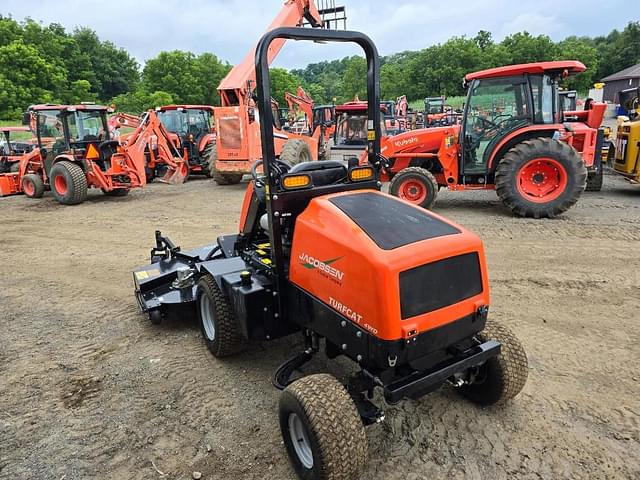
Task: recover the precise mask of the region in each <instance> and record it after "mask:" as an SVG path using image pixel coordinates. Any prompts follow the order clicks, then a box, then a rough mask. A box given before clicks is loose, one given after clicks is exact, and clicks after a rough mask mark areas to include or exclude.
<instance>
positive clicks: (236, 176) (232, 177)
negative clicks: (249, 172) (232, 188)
mask: <svg viewBox="0 0 640 480" xmlns="http://www.w3.org/2000/svg"><path fill="white" fill-rule="evenodd" d="M212 146H213V148H212V149H211V152H210V154H209V159H208V160H207V171H208V172H209V173H208V176H210V177H211V178H213V181H214V182H216V183H217V184H218V185H236V184H238V183H240V181H241V180H242V174H241V173H220V172H218V171H217V170H216V163H217V162H218V147H217V146H216V145H212Z"/></svg>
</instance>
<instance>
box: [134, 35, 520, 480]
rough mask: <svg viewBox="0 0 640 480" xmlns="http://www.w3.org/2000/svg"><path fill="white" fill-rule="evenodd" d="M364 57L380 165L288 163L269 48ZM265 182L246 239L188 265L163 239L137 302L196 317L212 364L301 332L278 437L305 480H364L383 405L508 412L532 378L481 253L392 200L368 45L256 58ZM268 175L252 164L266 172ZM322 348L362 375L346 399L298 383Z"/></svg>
mask: <svg viewBox="0 0 640 480" xmlns="http://www.w3.org/2000/svg"><path fill="white" fill-rule="evenodd" d="M281 39H294V40H307V41H322V42H327V41H333V42H355V43H357V44H359V45H360V46H361V47H362V48H363V50H364V51H365V53H366V57H367V63H368V70H367V71H368V74H367V75H368V78H367V80H368V83H367V92H368V99H369V100H368V123H369V125H370V127H371V128H370V130H369V143H368V145H367V150H368V154H369V161H370V164H369V165H364V166H358V165H357V161H352V162H350V164H349V165H346V164H345V163H343V162H339V161H324V162H316V161H311V162H303V163H300V164H297V165H295V166H290V165H288V164H286V163H284V162H282V161H280V160H277V158H276V154H275V148H274V139H273V128H272V125H273V124H272V118H271V116H272V110H271V101H270V78H269V68H268V59H267V52H268V51H269V47H270V45H271V43H272V42H273V41H276V40H281ZM256 71H257V77H256V78H257V92H258V108H259V109H260V115H261V117H262V118H263V121H262V122H261V138H262V147H263V150H262V151H263V152H264V158H263V160H262V161H261V162H259V163H258V164H260V163H261V164H262V166H263V170H264V174H262V175H260V174H258V172H257V166H255V167H254V168H253V172H252V174H253V181H252V182H250V184H249V185H248V187H247V192H246V196H245V200H244V203H243V208H242V216H241V219H240V232H239V233H238V234H235V235H225V236H222V237H219V238H218V240H217V241H216V242H214V243H213V245H209V246H205V247H201V248H199V249H196V250H194V251H192V252H182V251H181V250H180V248H179V247H176V246H175V245H174V244H173V243H172V242H171V241H170V240H169V239H167V238H165V237H163V236H162V235H161V233H160V232H156V246H155V248H153V250H152V251H151V262H152V263H151V264H150V265H147V266H145V267H142V268H139V269H138V270H136V271H135V272H134V282H135V290H136V296H137V299H138V301H139V304H140V306H141V308H142V310H143V311H145V312H147V313H148V314H149V316H150V319H151V320H152V321H153V322H154V323H157V322H159V321H160V320H161V319H162V317H163V316H164V315H165V314H166V313H168V312H169V311H170V310H174V311H175V310H177V311H178V312H180V313H182V314H183V315H185V314H187V313H189V312H193V313H195V314H197V317H198V319H199V322H200V325H201V330H202V334H203V337H204V340H205V343H206V344H207V346H208V348H209V349H210V350H211V352H212V353H213V355H214V356H216V357H226V356H229V355H233V354H236V353H238V352H240V351H241V350H242V349H243V348H244V347H245V345H246V344H247V342H248V341H252V340H272V339H275V338H279V337H283V336H285V335H290V334H292V333H295V332H300V333H301V334H302V336H303V337H304V339H305V342H306V348H305V350H304V351H303V352H302V353H300V354H299V355H297V356H295V357H293V358H292V359H290V360H289V361H287V362H285V363H284V364H283V365H282V366H281V367H280V368H279V369H278V370H277V371H276V373H275V376H274V380H273V383H274V385H275V386H276V387H278V388H280V389H282V390H283V393H282V395H281V398H280V402H279V417H280V427H281V430H282V435H283V439H284V443H285V446H286V449H287V451H288V453H289V456H290V458H291V461H292V463H293V465H294V468H295V470H296V472H297V473H298V475H299V476H300V478H303V479H311V478H313V479H317V478H322V479H355V478H358V477H359V475H360V473H361V471H362V469H363V467H364V464H365V462H366V457H367V442H366V437H365V429H364V425H369V424H373V423H376V422H379V421H382V420H383V418H384V415H383V412H382V410H381V409H380V408H379V407H378V406H375V405H374V404H373V403H372V401H371V400H372V398H373V392H374V390H375V389H380V390H381V391H382V393H383V395H384V398H385V400H386V402H388V403H395V402H399V401H401V400H402V399H404V398H413V399H416V398H419V397H421V396H423V395H425V394H426V393H428V392H430V391H432V390H435V389H437V388H438V387H440V386H441V385H442V384H444V383H447V382H448V383H450V384H452V385H453V386H454V387H455V388H457V389H458V390H459V392H460V393H461V394H462V395H463V396H465V397H467V398H469V399H470V400H472V401H474V402H476V403H479V404H483V405H489V404H497V403H501V402H505V401H507V400H509V399H511V398H513V397H514V396H515V395H517V394H518V393H519V392H520V390H521V389H522V388H523V386H524V384H525V381H526V378H527V357H526V355H525V352H524V350H523V348H522V346H521V345H520V343H519V342H518V340H517V339H516V338H515V337H514V336H513V335H512V334H511V333H510V332H509V331H508V330H507V329H506V328H505V327H504V326H501V325H500V324H498V323H497V322H495V321H492V320H488V319H487V314H488V308H489V285H488V277H487V270H486V264H485V257H484V252H483V247H482V242H481V241H480V239H479V238H478V237H477V236H475V235H474V234H472V233H470V232H468V231H466V230H465V229H463V228H462V227H460V226H458V225H455V224H453V223H451V222H449V221H447V220H445V219H443V218H442V217H439V216H437V215H435V214H433V213H430V212H428V211H426V210H424V209H421V208H419V207H416V206H414V205H411V204H410V203H408V202H404V201H402V200H400V199H397V198H395V197H393V196H390V195H386V194H384V193H381V192H380V185H381V184H380V182H379V181H378V180H377V170H376V168H374V167H373V165H376V164H378V163H379V156H380V94H379V92H380V86H379V60H378V54H377V50H376V48H375V45H374V44H373V43H372V42H371V40H370V39H369V38H368V37H367V36H365V35H364V34H361V33H357V32H349V31H328V30H310V29H301V28H280V29H276V30H273V31H271V32H269V33H267V34H266V35H265V36H264V37H263V38H262V39H261V41H260V43H259V45H258V48H257V51H256ZM258 164H256V165H258ZM322 346H324V350H325V353H326V355H327V357H328V358H330V359H332V358H335V357H337V356H339V355H344V356H345V357H347V358H349V359H351V360H353V361H354V362H355V363H356V364H357V365H358V367H359V371H358V373H356V374H354V375H353V376H352V377H351V378H350V379H349V380H348V381H347V382H345V383H346V385H343V384H342V383H340V382H339V381H338V380H337V379H336V378H334V377H333V376H331V375H329V374H316V375H309V376H305V377H302V378H298V379H296V380H292V378H291V377H292V374H293V372H294V370H295V369H297V368H298V367H300V366H301V365H302V364H304V363H305V362H307V361H309V360H310V359H311V358H312V357H313V356H314V354H316V353H318V352H319V351H320V349H321V347H322Z"/></svg>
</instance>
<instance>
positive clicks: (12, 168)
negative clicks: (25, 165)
mask: <svg viewBox="0 0 640 480" xmlns="http://www.w3.org/2000/svg"><path fill="white" fill-rule="evenodd" d="M19 171H20V162H13V163H12V164H11V166H10V167H9V172H10V173H18V172H19Z"/></svg>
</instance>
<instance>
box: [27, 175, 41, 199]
mask: <svg viewBox="0 0 640 480" xmlns="http://www.w3.org/2000/svg"><path fill="white" fill-rule="evenodd" d="M21 187H22V191H23V192H24V194H25V195H26V196H27V197H29V198H41V197H42V195H44V190H45V189H44V182H43V181H42V177H41V176H40V175H36V174H35V173H28V174H27V175H25V176H24V177H22V185H21Z"/></svg>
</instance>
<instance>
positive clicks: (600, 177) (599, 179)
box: [585, 165, 604, 192]
mask: <svg viewBox="0 0 640 480" xmlns="http://www.w3.org/2000/svg"><path fill="white" fill-rule="evenodd" d="M603 182H604V166H603V165H601V166H600V170H599V171H598V172H589V173H588V174H587V187H586V188H585V191H587V192H599V191H600V190H602V184H603Z"/></svg>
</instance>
